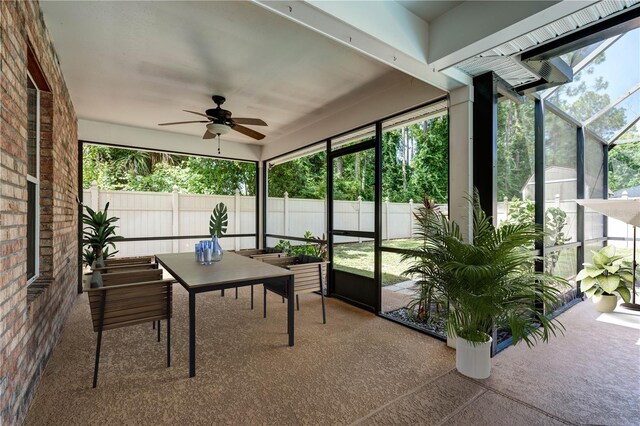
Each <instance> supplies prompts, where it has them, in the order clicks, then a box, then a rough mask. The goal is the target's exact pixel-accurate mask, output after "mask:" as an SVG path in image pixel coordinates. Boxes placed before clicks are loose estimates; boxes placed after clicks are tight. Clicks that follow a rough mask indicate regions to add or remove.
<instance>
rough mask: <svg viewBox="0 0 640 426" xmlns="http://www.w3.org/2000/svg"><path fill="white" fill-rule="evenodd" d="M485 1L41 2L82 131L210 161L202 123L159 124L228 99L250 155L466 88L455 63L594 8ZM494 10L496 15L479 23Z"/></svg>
mask: <svg viewBox="0 0 640 426" xmlns="http://www.w3.org/2000/svg"><path fill="white" fill-rule="evenodd" d="M482 3H483V5H482V7H480V5H478V2H460V1H452V2H435V3H434V2H424V3H415V2H384V3H375V2H374V3H371V4H367V5H366V12H367V13H362V7H364V5H363V4H362V3H361V2H357V3H351V2H342V3H339V4H338V3H336V4H333V3H332V4H329V3H324V2H294V3H291V4H290V5H289V4H284V3H279V2H254V3H252V2H211V3H209V2H161V3H157V2H154V3H147V2H99V3H95V2H82V3H77V2H71V3H66V2H43V3H42V9H43V11H44V17H45V21H46V23H47V26H48V27H49V30H50V32H51V34H52V36H53V41H54V43H55V46H56V50H57V52H58V54H59V57H60V62H61V64H62V69H63V72H64V75H65V79H66V81H67V84H68V86H69V90H70V93H71V97H72V99H73V101H74V106H75V108H76V111H77V114H78V117H79V122H80V135H79V137H80V139H83V140H88V141H94V142H102V143H113V144H118V145H125V146H131V147H138V148H142V149H154V148H155V149H162V150H176V151H179V152H184V153H193V154H197V155H212V156H215V155H217V152H216V149H215V147H214V145H215V144H213V143H207V142H203V141H202V140H201V137H202V133H203V129H202V126H201V125H198V124H189V125H184V126H175V127H172V128H171V129H170V131H168V130H169V129H167V128H163V129H162V130H160V129H159V128H158V127H157V124H158V123H159V122H164V121H176V120H179V119H180V118H182V117H184V119H188V118H189V117H188V115H187V114H186V113H183V112H181V110H182V109H191V110H196V111H199V110H203V109H204V108H206V107H211V106H212V105H211V100H210V96H211V95H212V94H223V95H225V96H226V97H227V103H226V104H225V107H227V108H228V109H230V110H232V111H233V113H234V116H248V117H260V118H262V119H263V120H265V121H266V122H267V123H268V124H269V127H267V128H266V131H265V133H266V135H267V137H266V138H265V139H264V140H262V141H259V142H256V141H253V140H250V139H248V138H246V137H244V136H242V135H239V134H236V133H235V132H232V133H230V134H227V135H225V136H224V137H223V152H222V156H225V157H231V158H240V159H246V160H252V161H255V160H259V159H265V158H270V157H273V156H275V155H278V154H281V153H284V152H287V151H289V150H291V149H293V148H296V147H300V146H304V145H306V144H309V143H312V142H315V141H317V140H320V139H322V138H326V137H329V136H331V135H332V134H337V133H340V132H344V131H347V130H349V129H351V128H354V127H357V126H360V125H363V124H366V123H368V122H372V121H374V120H377V119H380V118H382V117H385V116H388V115H390V114H393V113H396V112H398V111H401V110H406V109H408V108H411V107H413V106H416V105H419V104H423V103H425V102H428V101H429V100H432V99H437V98H439V97H441V96H442V95H444V94H446V93H447V92H448V91H452V90H455V89H456V88H460V87H465V86H467V87H468V86H469V85H470V82H471V78H470V76H469V74H467V73H466V72H465V71H464V69H463V68H460V67H454V65H455V64H458V63H459V62H460V61H462V60H465V59H467V58H472V57H474V56H475V55H479V54H481V53H482V52H485V51H487V50H488V49H491V48H494V47H496V46H498V45H500V44H501V43H505V42H507V41H509V40H513V39H514V38H516V37H518V36H521V35H523V34H525V33H527V32H528V31H530V30H531V29H533V28H540V27H541V26H544V25H546V24H548V23H550V22H553V21H555V20H558V19H561V18H563V17H565V16H567V15H570V14H572V13H575V12H576V11H580V10H582V9H584V8H585V7H589V6H591V5H592V4H593V3H594V2H593V1H580V2H556V1H552V2H525V3H526V4H525V5H522V4H519V5H518V7H513V8H506V9H505V7H504V3H501V4H500V5H496V4H494V3H492V2H482ZM525 6H526V7H525ZM498 7H499V8H500V13H498V14H495V15H494V16H499V17H500V19H485V18H486V17H487V14H491V13H492V12H491V11H492V10H493V12H496V8H498ZM479 8H480V9H479ZM479 13H481V14H480V15H478V14H479ZM283 16H286V18H285V17H283ZM483 17H484V18H483ZM292 21H293V22H292ZM452 22H455V24H456V25H453V26H452V25H450V24H451V23H452ZM447 23H449V24H447ZM383 24H386V25H383ZM460 27H464V28H465V29H466V30H465V32H464V34H463V35H460V34H461V33H460V32H459V31H457V28H460ZM168 29H172V30H171V31H170V30H168ZM454 30H455V31H457V33H458V36H455V37H454V35H453V34H451V31H454ZM464 124H466V123H464Z"/></svg>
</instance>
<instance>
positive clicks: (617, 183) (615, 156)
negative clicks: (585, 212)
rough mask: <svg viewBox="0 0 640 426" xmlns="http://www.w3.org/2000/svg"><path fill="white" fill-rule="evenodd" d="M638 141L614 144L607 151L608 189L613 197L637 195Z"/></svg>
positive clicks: (639, 180) (638, 194)
mask: <svg viewBox="0 0 640 426" xmlns="http://www.w3.org/2000/svg"><path fill="white" fill-rule="evenodd" d="M639 185H640V143H626V144H620V145H616V146H615V147H613V149H611V150H610V151H609V189H610V190H611V191H612V192H613V196H612V197H613V198H620V197H622V196H624V195H626V196H628V197H639V196H640V190H638V189H636V188H637V187H638V186H639Z"/></svg>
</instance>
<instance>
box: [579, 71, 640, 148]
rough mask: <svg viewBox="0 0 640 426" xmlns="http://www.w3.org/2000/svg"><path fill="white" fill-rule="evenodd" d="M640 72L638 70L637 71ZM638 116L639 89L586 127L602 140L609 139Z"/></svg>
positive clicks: (639, 111) (639, 103)
mask: <svg viewBox="0 0 640 426" xmlns="http://www.w3.org/2000/svg"><path fill="white" fill-rule="evenodd" d="M639 74H640V72H639ZM638 117H640V90H636V91H635V92H634V93H633V94H631V95H630V96H629V97H627V98H626V99H625V100H623V101H622V102H620V103H619V104H618V105H616V106H615V107H613V108H611V109H609V110H608V111H607V112H605V113H604V114H603V115H602V116H600V117H599V118H597V119H595V120H594V121H593V122H591V123H590V124H589V125H588V126H587V127H588V128H589V129H591V130H593V131H594V132H595V133H596V134H597V135H598V136H600V137H601V138H603V139H604V140H607V141H609V140H611V139H612V138H614V137H615V136H616V135H617V134H618V133H619V132H622V131H624V130H625V129H626V128H628V127H629V125H631V124H633V123H634V122H635V121H636V120H637V119H638Z"/></svg>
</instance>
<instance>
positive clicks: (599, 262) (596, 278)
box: [576, 246, 633, 312]
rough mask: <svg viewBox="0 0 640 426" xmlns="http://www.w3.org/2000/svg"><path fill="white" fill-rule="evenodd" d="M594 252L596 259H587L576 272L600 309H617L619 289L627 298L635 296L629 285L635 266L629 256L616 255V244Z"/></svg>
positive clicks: (581, 283) (584, 290) (583, 287)
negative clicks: (588, 260) (627, 258)
mask: <svg viewBox="0 0 640 426" xmlns="http://www.w3.org/2000/svg"><path fill="white" fill-rule="evenodd" d="M591 253H593V259H592V260H591V262H592V263H583V266H584V268H583V269H582V270H581V271H580V272H579V273H578V275H577V276H576V281H580V290H581V291H582V292H583V293H584V294H585V296H587V297H589V298H591V299H592V300H593V303H594V304H595V305H596V309H597V310H598V311H600V312H613V310H614V309H615V308H616V305H617V303H618V297H617V296H616V293H618V294H619V295H620V297H622V299H623V300H624V301H625V302H629V301H630V300H631V291H630V290H629V287H630V286H631V285H632V283H633V267H632V266H631V262H630V261H628V260H625V256H621V255H616V247H615V246H606V247H603V248H601V249H600V250H598V251H593V250H592V251H591Z"/></svg>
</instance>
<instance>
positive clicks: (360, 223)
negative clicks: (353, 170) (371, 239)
mask: <svg viewBox="0 0 640 426" xmlns="http://www.w3.org/2000/svg"><path fill="white" fill-rule="evenodd" d="M358 231H362V196H360V195H358ZM358 242H359V243H361V242H362V238H360V237H358Z"/></svg>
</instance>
